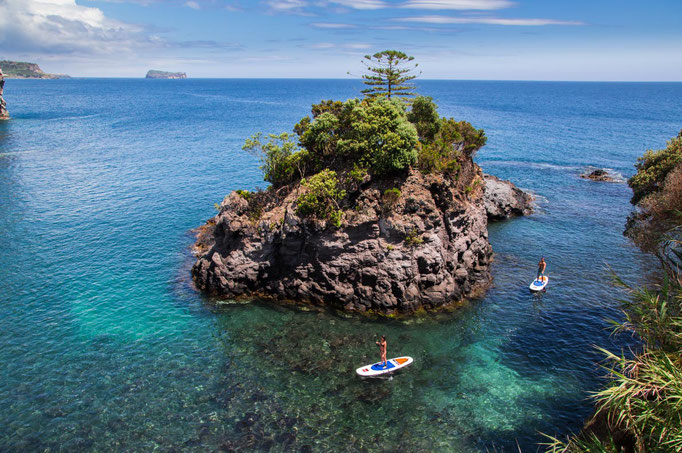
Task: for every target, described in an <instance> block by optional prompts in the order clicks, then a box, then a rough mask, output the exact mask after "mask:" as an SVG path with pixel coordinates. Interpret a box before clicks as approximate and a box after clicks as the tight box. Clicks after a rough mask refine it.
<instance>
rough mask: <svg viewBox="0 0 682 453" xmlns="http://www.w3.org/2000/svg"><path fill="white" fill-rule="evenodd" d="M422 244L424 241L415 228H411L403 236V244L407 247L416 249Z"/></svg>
mask: <svg viewBox="0 0 682 453" xmlns="http://www.w3.org/2000/svg"><path fill="white" fill-rule="evenodd" d="M423 243H424V239H422V237H421V236H420V235H419V232H418V231H417V229H416V228H412V229H411V230H410V231H408V232H407V234H406V235H405V244H407V245H408V246H409V247H416V246H418V245H421V244H423Z"/></svg>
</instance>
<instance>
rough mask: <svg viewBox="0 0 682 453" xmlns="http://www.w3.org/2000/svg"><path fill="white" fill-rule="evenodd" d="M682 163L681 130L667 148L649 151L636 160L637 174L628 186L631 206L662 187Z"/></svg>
mask: <svg viewBox="0 0 682 453" xmlns="http://www.w3.org/2000/svg"><path fill="white" fill-rule="evenodd" d="M680 163H682V130H681V131H680V133H679V134H678V135H677V137H675V138H673V139H672V140H670V141H668V144H667V147H666V148H665V149H661V150H658V151H653V150H649V151H647V152H646V153H644V156H642V157H640V158H639V159H637V164H635V168H636V169H637V173H636V174H635V175H634V176H633V177H632V178H630V180H629V181H628V184H629V185H630V187H631V188H632V192H633V196H632V200H631V202H632V204H637V203H639V201H640V200H642V199H643V198H644V197H645V196H647V195H649V194H650V193H653V192H657V191H659V190H660V189H661V187H663V183H664V182H665V178H666V176H668V173H670V171H671V170H672V169H673V168H675V167H676V166H677V165H678V164H680Z"/></svg>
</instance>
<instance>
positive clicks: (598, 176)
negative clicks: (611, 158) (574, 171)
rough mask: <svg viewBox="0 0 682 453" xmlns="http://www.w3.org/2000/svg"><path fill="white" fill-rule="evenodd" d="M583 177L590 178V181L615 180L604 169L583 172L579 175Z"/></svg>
mask: <svg viewBox="0 0 682 453" xmlns="http://www.w3.org/2000/svg"><path fill="white" fill-rule="evenodd" d="M580 177H581V178H583V179H591V180H592V181H599V182H616V180H615V179H613V177H612V176H611V175H610V174H609V172H607V171H606V170H602V169H598V170H594V171H592V172H589V173H583V174H582V175H580Z"/></svg>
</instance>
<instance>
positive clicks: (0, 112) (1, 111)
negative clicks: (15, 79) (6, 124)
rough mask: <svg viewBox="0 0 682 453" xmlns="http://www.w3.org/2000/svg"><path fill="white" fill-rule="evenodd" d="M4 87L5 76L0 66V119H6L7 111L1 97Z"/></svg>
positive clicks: (7, 116)
mask: <svg viewBox="0 0 682 453" xmlns="http://www.w3.org/2000/svg"><path fill="white" fill-rule="evenodd" d="M4 88H5V78H4V76H3V74H2V68H0V120H8V119H9V112H8V111H7V104H6V103H5V99H4V98H3V97H2V92H3V90H4Z"/></svg>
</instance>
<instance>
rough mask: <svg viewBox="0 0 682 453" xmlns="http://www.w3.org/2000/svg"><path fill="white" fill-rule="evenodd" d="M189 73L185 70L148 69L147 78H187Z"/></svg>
mask: <svg viewBox="0 0 682 453" xmlns="http://www.w3.org/2000/svg"><path fill="white" fill-rule="evenodd" d="M186 78H187V73H184V72H167V71H157V70H156V69H150V70H149V71H147V75H146V76H145V79H186Z"/></svg>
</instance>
